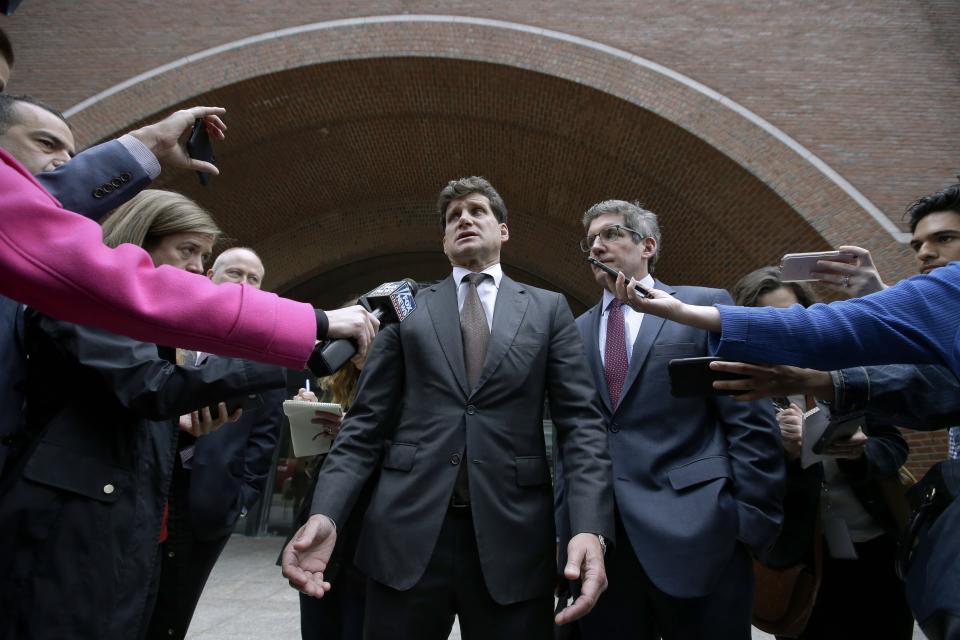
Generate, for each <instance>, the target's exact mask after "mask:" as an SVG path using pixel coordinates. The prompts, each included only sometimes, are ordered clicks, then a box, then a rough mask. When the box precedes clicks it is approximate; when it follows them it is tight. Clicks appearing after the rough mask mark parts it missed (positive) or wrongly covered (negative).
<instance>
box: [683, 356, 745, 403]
mask: <svg viewBox="0 0 960 640" xmlns="http://www.w3.org/2000/svg"><path fill="white" fill-rule="evenodd" d="M715 360H723V358H718V357H716V356H703V357H700V358H678V359H676V360H671V361H670V362H669V363H668V364H667V371H668V372H669V374H670V393H671V394H672V395H673V396H674V397H676V398H689V397H695V396H713V395H729V394H730V392H728V391H718V390H717V389H714V388H713V381H714V380H739V379H742V378H747V377H749V376H744V375H740V374H737V373H726V372H724V371H714V370H713V369H711V368H710V363H711V362H713V361H715Z"/></svg>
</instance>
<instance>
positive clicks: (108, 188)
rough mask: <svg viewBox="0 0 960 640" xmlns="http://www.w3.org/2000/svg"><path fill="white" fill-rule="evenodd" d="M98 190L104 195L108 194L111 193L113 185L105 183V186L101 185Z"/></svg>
mask: <svg viewBox="0 0 960 640" xmlns="http://www.w3.org/2000/svg"><path fill="white" fill-rule="evenodd" d="M100 188H101V189H103V192H104V193H110V192H111V191H113V189H114V187H113V185H112V184H110V183H109V182H108V183H106V184H105V185H103V186H102V187H100Z"/></svg>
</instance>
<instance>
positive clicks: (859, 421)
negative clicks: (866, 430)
mask: <svg viewBox="0 0 960 640" xmlns="http://www.w3.org/2000/svg"><path fill="white" fill-rule="evenodd" d="M865 425H866V418H865V416H864V413H863V412H856V413H850V414H847V415H844V416H840V418H839V419H836V420H833V419H831V420H830V423H829V424H828V425H827V428H826V429H824V430H823V433H822V434H821V435H820V438H819V439H818V440H817V441H816V442H814V443H813V447H812V448H813V452H814V453H815V454H817V455H823V452H824V451H826V450H827V449H829V448H830V446H831V445H833V444H834V443H835V442H839V441H840V440H846V439H847V438H849V437H850V436H852V435H853V434H855V433H856V432H857V429H860V428H862V427H864V426H865Z"/></svg>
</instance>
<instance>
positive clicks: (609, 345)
mask: <svg viewBox="0 0 960 640" xmlns="http://www.w3.org/2000/svg"><path fill="white" fill-rule="evenodd" d="M583 225H584V228H585V229H586V232H587V236H586V237H585V238H583V239H582V240H581V241H580V248H581V249H582V250H583V251H584V252H586V253H589V254H590V256H591V257H593V258H596V259H597V260H599V261H600V262H602V263H604V264H606V265H609V266H610V267H611V268H613V269H615V270H617V271H622V272H623V273H624V274H626V276H627V277H628V278H629V277H630V276H633V277H636V278H637V279H638V280H639V281H640V283H641V284H642V285H643V286H645V287H647V288H650V289H653V288H656V289H660V290H661V291H666V292H668V293H671V294H673V295H675V296H677V297H678V298H679V299H681V300H683V301H684V302H690V303H692V304H701V305H711V304H733V302H732V300H731V299H730V296H729V294H728V293H727V292H726V291H724V290H722V289H707V288H704V287H686V286H682V287H671V286H670V285H667V284H665V283H663V282H661V281H659V280H657V279H655V278H654V277H653V275H652V271H653V267H654V265H655V264H656V261H657V257H658V256H659V251H660V245H661V242H660V229H659V227H658V224H657V216H656V215H655V214H654V213H652V212H650V211H646V210H644V209H642V208H640V207H639V206H638V205H636V204H633V203H629V202H625V201H622V200H609V201H606V202H601V203H599V204H596V205H594V206H593V207H591V208H590V209H589V210H588V211H587V212H586V213H585V214H584V216H583ZM590 268H591V269H593V275H594V277H595V278H596V280H597V283H598V284H599V285H600V286H601V287H602V290H603V294H602V297H601V300H600V302H599V304H597V305H596V306H595V307H593V308H592V309H590V310H589V311H587V312H586V313H585V314H583V315H582V316H580V317H579V318H578V319H577V327H578V329H579V330H580V335H581V336H582V337H583V342H584V347H585V349H586V352H587V360H588V362H589V364H590V368H591V373H592V375H593V377H594V381H595V382H596V385H597V388H598V390H599V392H600V396H601V398H602V402H603V412H604V417H605V418H606V422H607V429H608V436H609V448H610V456H611V458H612V460H613V470H614V490H615V498H616V500H615V505H616V534H617V535H616V541H617V544H616V547H615V548H614V549H613V550H612V551H611V553H610V555H611V556H612V557H609V556H608V559H607V574H608V578H609V589H608V591H607V593H606V594H605V595H604V597H603V598H601V599H600V600H599V601H598V602H597V605H596V606H595V607H594V609H593V611H591V612H590V613H589V614H587V616H585V617H584V618H583V619H581V620H580V628H581V631H582V634H583V637H584V638H585V639H587V640H592V639H597V640H599V639H603V640H607V639H610V638H631V639H632V638H642V639H644V640H646V639H648V638H651V639H652V638H660V637H663V638H664V639H667V640H674V639H679V640H687V639H695V638H696V639H699V638H724V639H725V640H736V639H738V638H742V639H743V640H748V639H749V638H750V618H751V607H752V600H753V569H752V566H751V560H750V553H749V552H750V551H751V550H752V551H753V552H755V553H761V552H762V551H763V550H764V549H766V548H767V547H768V546H769V545H770V544H771V543H772V542H773V540H774V538H775V537H776V535H777V532H778V530H779V527H780V522H781V517H782V511H781V502H782V498H783V491H784V463H783V454H782V452H781V447H780V441H779V440H780V438H779V432H778V429H777V425H776V421H775V419H774V415H773V411H772V408H771V405H770V403H768V402H766V403H764V402H760V403H757V402H754V403H744V402H734V401H733V400H731V399H730V398H729V397H726V396H704V397H693V398H675V397H673V396H672V395H671V393H670V379H669V375H668V372H667V364H668V363H669V362H670V360H672V359H674V358H691V357H697V356H706V355H709V351H708V349H707V334H706V332H703V331H700V330H697V329H693V328H691V327H687V326H684V325H680V324H677V323H674V322H668V321H664V320H662V319H661V318H657V317H654V316H645V315H644V314H641V313H638V312H636V311H634V310H633V309H631V308H629V307H627V306H625V305H623V306H621V305H620V303H619V301H618V300H617V299H616V297H615V296H614V295H613V294H612V293H611V291H612V290H613V289H614V279H613V278H612V277H610V276H608V275H606V274H605V273H604V272H603V271H602V270H601V269H599V268H597V267H594V266H591V267H590ZM557 478H558V488H557V491H558V498H559V499H558V502H559V504H560V511H559V513H558V525H559V526H560V527H561V528H562V527H563V525H564V524H565V521H566V520H567V518H566V515H565V511H564V509H565V506H566V505H565V500H564V497H563V496H564V492H565V490H566V487H564V486H563V474H562V473H558V474H557ZM563 545H564V541H563V540H561V544H560V548H561V549H562V548H563Z"/></svg>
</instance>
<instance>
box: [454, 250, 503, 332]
mask: <svg viewBox="0 0 960 640" xmlns="http://www.w3.org/2000/svg"><path fill="white" fill-rule="evenodd" d="M470 273H475V272H473V271H470V270H469V269H464V268H463V267H454V268H453V281H454V282H455V283H456V285H457V309H458V310H463V301H464V299H465V298H466V296H467V288H466V287H462V286H460V285H461V284H463V278H464V277H465V276H466V275H467V274H470ZM480 273H486V274H487V275H489V276H490V277H489V278H484V279H483V282H481V283H480V284H478V285H477V295H479V296H480V304H482V305H483V312H484V315H486V316H487V326H489V327H490V330H491V331H492V330H493V310H494V307H495V306H496V304H497V291H498V290H499V289H500V281H501V280H502V279H503V268H502V267H501V266H500V263H499V262H498V263H497V264H493V265H490V266H489V267H487V268H486V269H484V270H483V271H481V272H480Z"/></svg>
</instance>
